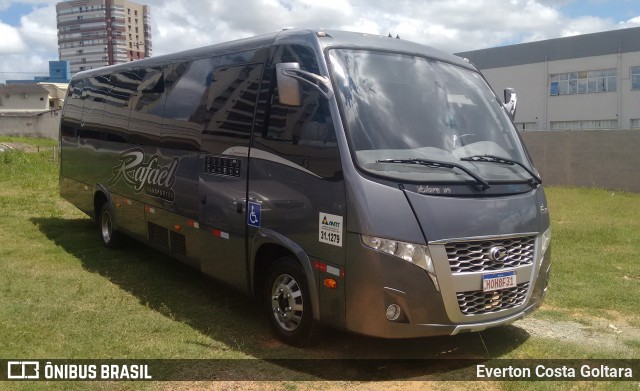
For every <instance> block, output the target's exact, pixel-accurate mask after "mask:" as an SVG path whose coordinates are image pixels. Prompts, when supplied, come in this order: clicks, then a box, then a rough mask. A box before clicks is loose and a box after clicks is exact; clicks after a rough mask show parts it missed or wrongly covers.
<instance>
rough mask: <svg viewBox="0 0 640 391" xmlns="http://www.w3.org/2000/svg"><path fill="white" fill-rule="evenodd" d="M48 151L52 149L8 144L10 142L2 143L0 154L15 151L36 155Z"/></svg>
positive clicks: (22, 144) (23, 144) (0, 144)
mask: <svg viewBox="0 0 640 391" xmlns="http://www.w3.org/2000/svg"><path fill="white" fill-rule="evenodd" d="M47 149H50V148H44V147H36V146H33V145H29V144H25V143H8V142H2V143H0V152H4V151H11V150H15V151H20V152H27V153H36V152H40V151H44V150H47Z"/></svg>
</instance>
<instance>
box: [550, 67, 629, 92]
mask: <svg viewBox="0 0 640 391" xmlns="http://www.w3.org/2000/svg"><path fill="white" fill-rule="evenodd" d="M639 68H640V67H639ZM617 74H618V72H617V70H616V69H604V70H598V71H580V72H568V73H556V74H553V75H550V76H549V95H552V96H553V95H576V94H591V93H594V92H615V91H616V89H617ZM639 82H640V75H639Z"/></svg>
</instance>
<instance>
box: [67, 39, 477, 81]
mask: <svg viewBox="0 0 640 391" xmlns="http://www.w3.org/2000/svg"><path fill="white" fill-rule="evenodd" d="M291 43H307V44H310V45H313V46H315V45H319V46H320V48H322V49H323V50H324V49H330V48H333V47H342V48H345V47H346V48H354V49H355V48H359V49H372V50H382V51H390V52H399V53H407V54H415V55H419V56H426V57H430V58H433V59H436V60H441V61H446V62H450V63H453V64H456V65H459V66H462V67H466V68H471V69H475V68H474V67H473V66H472V65H471V64H470V63H469V62H467V61H465V60H464V59H462V58H460V57H458V56H455V55H453V54H450V53H446V52H443V51H440V50H437V49H434V48H432V47H429V46H426V45H422V44H418V43H415V42H410V41H405V40H402V39H396V38H391V37H387V36H382V35H374V34H365V33H356V32H348V31H339V30H326V29H285V30H282V31H279V32H275V33H270V34H265V35H260V36H256V37H251V38H243V39H238V40H234V41H229V42H224V43H219V44H215V45H209V46H204V47H200V48H196V49H190V50H186V51H182V52H177V53H172V54H166V55H162V56H156V57H150V58H146V59H142V60H137V61H132V62H128V63H124V64H117V65H111V66H106V67H101V68H96V69H91V70H87V71H82V72H79V73H77V74H76V75H74V76H73V78H72V79H78V78H86V77H91V76H98V75H105V74H111V73H115V72H126V71H130V70H133V69H139V68H141V67H152V66H162V65H166V64H170V63H175V62H178V61H188V60H194V59H198V58H205V57H211V56H218V55H225V54H231V53H237V52H242V51H246V50H255V49H260V48H267V47H269V46H271V45H273V44H291ZM314 44H315V45H314Z"/></svg>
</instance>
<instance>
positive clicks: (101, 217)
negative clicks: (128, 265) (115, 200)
mask: <svg viewBox="0 0 640 391" xmlns="http://www.w3.org/2000/svg"><path fill="white" fill-rule="evenodd" d="M114 222H115V221H114V216H113V213H112V212H111V209H110V208H109V203H108V202H105V203H103V204H102V207H100V212H99V213H98V228H99V230H100V237H101V238H102V244H104V246H105V247H108V248H119V247H121V246H122V235H121V234H120V233H119V232H118V231H116V230H114V229H113V227H114V226H115V224H114Z"/></svg>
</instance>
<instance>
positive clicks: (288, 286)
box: [271, 274, 304, 331]
mask: <svg viewBox="0 0 640 391" xmlns="http://www.w3.org/2000/svg"><path fill="white" fill-rule="evenodd" d="M271 308H272V310H273V315H274V317H275V319H276V321H277V322H278V324H279V325H280V327H282V328H283V329H284V330H287V331H294V330H295V329H297V328H298V326H299V325H300V322H301V321H302V314H303V310H304V306H303V301H302V291H301V290H300V286H299V285H298V283H297V282H296V280H294V279H293V277H291V276H290V275H288V274H282V275H280V276H279V277H278V278H277V279H276V280H275V281H274V283H273V286H272V288H271Z"/></svg>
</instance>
